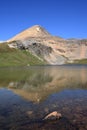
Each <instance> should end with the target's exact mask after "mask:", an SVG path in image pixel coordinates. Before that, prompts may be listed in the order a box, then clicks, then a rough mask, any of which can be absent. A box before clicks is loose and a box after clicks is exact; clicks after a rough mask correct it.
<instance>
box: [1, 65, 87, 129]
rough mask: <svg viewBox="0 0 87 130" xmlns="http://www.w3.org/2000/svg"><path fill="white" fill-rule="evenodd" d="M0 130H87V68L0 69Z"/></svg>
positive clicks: (84, 66) (66, 66) (69, 66)
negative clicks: (49, 117) (51, 117)
mask: <svg viewBox="0 0 87 130" xmlns="http://www.w3.org/2000/svg"><path fill="white" fill-rule="evenodd" d="M53 111H57V112H59V113H61V115H62V117H61V118H60V119H55V120H43V119H44V117H45V116H46V115H47V114H49V113H51V112H53ZM0 130H87V65H62V66H32V67H15V68H14V67H1V68H0Z"/></svg>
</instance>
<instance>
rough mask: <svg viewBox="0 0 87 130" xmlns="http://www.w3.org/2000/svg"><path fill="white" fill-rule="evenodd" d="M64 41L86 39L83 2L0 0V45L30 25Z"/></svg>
mask: <svg viewBox="0 0 87 130" xmlns="http://www.w3.org/2000/svg"><path fill="white" fill-rule="evenodd" d="M37 24H39V25H41V26H43V27H45V28H46V29H47V30H48V31H49V32H50V33H51V34H53V35H56V36H61V37H64V38H73V37H74V38H87V0H0V41H1V40H6V39H9V38H11V37H13V36H14V35H15V34H17V33H19V32H20V31H22V30H24V29H26V28H29V27H31V26H33V25H37Z"/></svg>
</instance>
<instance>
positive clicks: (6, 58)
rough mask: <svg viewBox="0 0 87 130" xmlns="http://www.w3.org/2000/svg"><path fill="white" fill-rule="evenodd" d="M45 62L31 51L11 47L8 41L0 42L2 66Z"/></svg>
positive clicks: (0, 63) (0, 62)
mask: <svg viewBox="0 0 87 130" xmlns="http://www.w3.org/2000/svg"><path fill="white" fill-rule="evenodd" d="M43 64H44V62H43V61H41V60H39V59H38V58H37V57H36V56H34V55H32V54H31V53H30V52H29V51H26V50H19V49H12V48H9V47H8V45H7V43H3V44H0V67H4V66H27V65H43Z"/></svg>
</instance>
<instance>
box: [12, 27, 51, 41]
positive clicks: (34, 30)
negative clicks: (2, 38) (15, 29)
mask: <svg viewBox="0 0 87 130" xmlns="http://www.w3.org/2000/svg"><path fill="white" fill-rule="evenodd" d="M50 36H51V35H50V33H48V32H47V31H46V29H44V28H43V27H41V26H39V25H35V26H32V27H31V28H28V29H26V30H24V31H22V32H21V33H19V34H17V35H16V36H15V37H13V38H11V39H10V40H11V41H13V40H23V39H26V38H29V37H50Z"/></svg>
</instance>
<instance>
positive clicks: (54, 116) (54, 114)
mask: <svg viewBox="0 0 87 130" xmlns="http://www.w3.org/2000/svg"><path fill="white" fill-rule="evenodd" d="M61 117H62V115H61V113H59V112H57V111H54V112H51V113H50V114H48V115H47V116H46V117H44V119H43V120H55V119H60V118H61Z"/></svg>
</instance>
